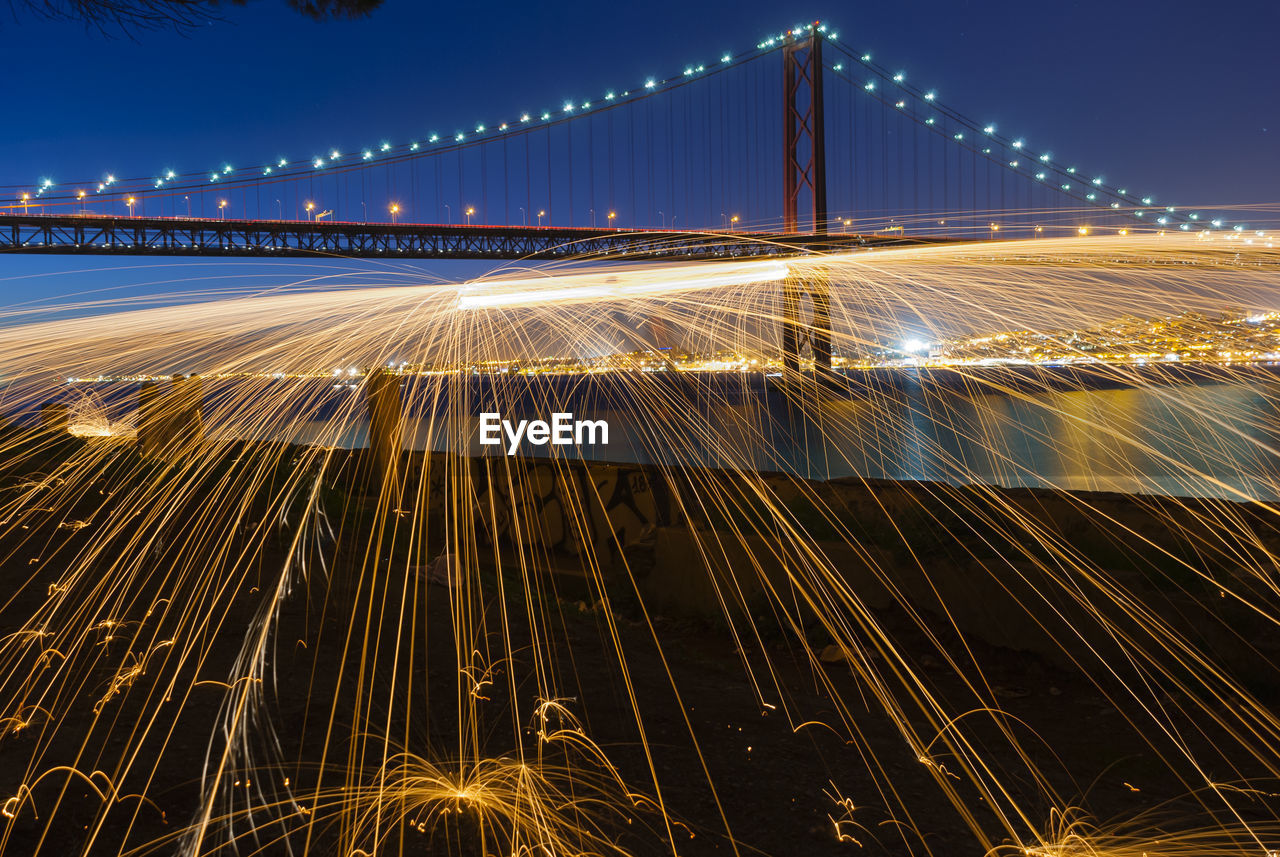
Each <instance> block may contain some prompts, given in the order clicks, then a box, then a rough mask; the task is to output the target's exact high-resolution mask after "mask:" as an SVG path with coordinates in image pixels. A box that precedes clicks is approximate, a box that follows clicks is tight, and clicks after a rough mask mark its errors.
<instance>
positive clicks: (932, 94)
mask: <svg viewBox="0 0 1280 857" xmlns="http://www.w3.org/2000/svg"><path fill="white" fill-rule="evenodd" d="M937 97H938V93H936V92H934V91H933V90H932V89H931V90H929V91H928V92H926V93H925V94H924V100H925V101H933V100H934V99H935V98H937Z"/></svg>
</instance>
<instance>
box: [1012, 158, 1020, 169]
mask: <svg viewBox="0 0 1280 857" xmlns="http://www.w3.org/2000/svg"><path fill="white" fill-rule="evenodd" d="M1019 163H1021V161H1017V160H1013V161H1010V162H1009V166H1011V167H1013V168H1014V169H1015V170H1016V169H1017V168H1018V164H1019Z"/></svg>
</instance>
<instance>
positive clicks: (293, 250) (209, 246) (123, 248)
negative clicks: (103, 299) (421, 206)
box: [0, 214, 947, 261]
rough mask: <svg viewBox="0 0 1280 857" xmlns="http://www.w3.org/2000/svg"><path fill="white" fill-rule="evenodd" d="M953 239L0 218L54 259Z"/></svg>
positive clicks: (734, 253) (520, 253) (0, 232)
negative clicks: (93, 256) (61, 256)
mask: <svg viewBox="0 0 1280 857" xmlns="http://www.w3.org/2000/svg"><path fill="white" fill-rule="evenodd" d="M946 240H947V239H940V238H923V237H921V238H904V237H901V236H892V237H891V236H884V235H858V234H847V233H831V234H826V235H822V234H814V233H803V234H796V233H792V234H788V233H779V232H740V231H735V232H729V233H717V232H692V231H673V230H653V229H614V228H607V229H598V228H590V229H588V228H581V227H562V226H461V225H451V224H438V223H436V224H429V223H398V224H391V223H348V222H336V223H335V222H329V221H324V222H316V221H296V220H215V219H205V218H186V217H117V216H102V215H93V214H56V215H41V214H35V215H31V214H0V252H9V253H32V254H55V255H60V254H67V255H95V256H102V255H106V256H113V255H152V256H247V257H263V256H268V257H277V258H278V257H288V256H293V257H297V256H309V257H315V256H342V257H363V258H381V259H387V258H395V259H566V258H584V257H585V258H601V259H626V260H630V261H640V260H673V259H716V258H750V257H761V256H796V255H804V254H810V253H830V252H839V251H845V250H856V249H866V248H870V247H878V246H903V245H916V244H933V243H941V242H944V241H946Z"/></svg>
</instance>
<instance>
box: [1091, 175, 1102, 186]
mask: <svg viewBox="0 0 1280 857" xmlns="http://www.w3.org/2000/svg"><path fill="white" fill-rule="evenodd" d="M1093 183H1094V185H1096V186H1098V187H1102V176H1098V177H1097V178H1096V179H1094V180H1093Z"/></svg>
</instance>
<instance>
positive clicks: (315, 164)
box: [311, 158, 324, 170]
mask: <svg viewBox="0 0 1280 857" xmlns="http://www.w3.org/2000/svg"><path fill="white" fill-rule="evenodd" d="M311 165H312V166H313V167H315V168H316V169H317V170H318V169H320V168H321V167H323V166H324V159H323V158H316V159H315V160H314V161H312V162H311Z"/></svg>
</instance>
